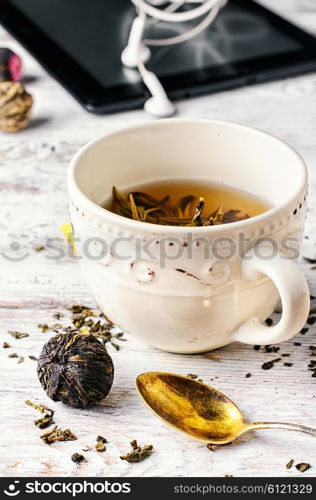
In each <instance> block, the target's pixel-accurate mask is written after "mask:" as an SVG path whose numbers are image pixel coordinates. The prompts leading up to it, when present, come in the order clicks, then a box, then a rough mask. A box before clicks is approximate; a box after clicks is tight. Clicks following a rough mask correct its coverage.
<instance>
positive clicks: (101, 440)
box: [96, 436, 108, 443]
mask: <svg viewBox="0 0 316 500" xmlns="http://www.w3.org/2000/svg"><path fill="white" fill-rule="evenodd" d="M96 441H97V443H108V441H107V439H106V438H105V437H103V436H98V437H97V439H96Z"/></svg>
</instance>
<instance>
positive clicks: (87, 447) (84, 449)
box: [82, 446, 90, 451]
mask: <svg viewBox="0 0 316 500" xmlns="http://www.w3.org/2000/svg"><path fill="white" fill-rule="evenodd" d="M89 450H90V446H84V447H83V448H82V451H89Z"/></svg>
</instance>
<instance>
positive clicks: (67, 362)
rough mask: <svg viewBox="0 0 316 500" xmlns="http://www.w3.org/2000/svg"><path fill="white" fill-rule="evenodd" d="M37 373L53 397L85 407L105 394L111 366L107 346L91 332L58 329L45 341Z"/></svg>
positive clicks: (107, 390)
mask: <svg viewBox="0 0 316 500" xmlns="http://www.w3.org/2000/svg"><path fill="white" fill-rule="evenodd" d="M37 374H38V378H39V380H40V383H41V385H42V387H43V389H44V390H45V392H46V394H47V395H48V396H49V397H50V398H51V399H52V400H53V401H62V402H63V403H64V404H66V405H69V406H73V407H75V408H87V407H88V406H90V405H92V404H93V403H97V402H98V401H101V399H103V398H105V397H106V396H107V395H108V393H109V391H110V389H111V387H112V383H113V377H114V366H113V363H112V359H111V357H110V356H109V354H108V352H107V350H106V348H105V347H104V345H103V344H101V342H99V340H98V339H97V338H96V337H95V336H94V335H86V334H83V333H65V334H63V333H61V334H57V335H56V336H55V337H52V338H51V339H50V340H49V341H48V342H47V343H46V344H45V345H44V347H43V350H42V352H41V354H40V357H39V359H38V365H37Z"/></svg>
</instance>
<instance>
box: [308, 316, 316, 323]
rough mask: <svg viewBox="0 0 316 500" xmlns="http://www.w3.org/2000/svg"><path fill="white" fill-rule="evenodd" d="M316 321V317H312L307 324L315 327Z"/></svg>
mask: <svg viewBox="0 0 316 500" xmlns="http://www.w3.org/2000/svg"><path fill="white" fill-rule="evenodd" d="M315 321H316V316H310V317H309V318H308V319H307V321H306V323H307V324H308V325H313V324H314V323H315Z"/></svg>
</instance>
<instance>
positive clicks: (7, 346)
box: [2, 342, 11, 349]
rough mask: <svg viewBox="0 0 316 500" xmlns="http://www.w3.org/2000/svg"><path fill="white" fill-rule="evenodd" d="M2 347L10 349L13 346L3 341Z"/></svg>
mask: <svg viewBox="0 0 316 500" xmlns="http://www.w3.org/2000/svg"><path fill="white" fill-rule="evenodd" d="M2 347H3V349H8V348H10V347H11V346H10V344H8V342H3V344H2Z"/></svg>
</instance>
